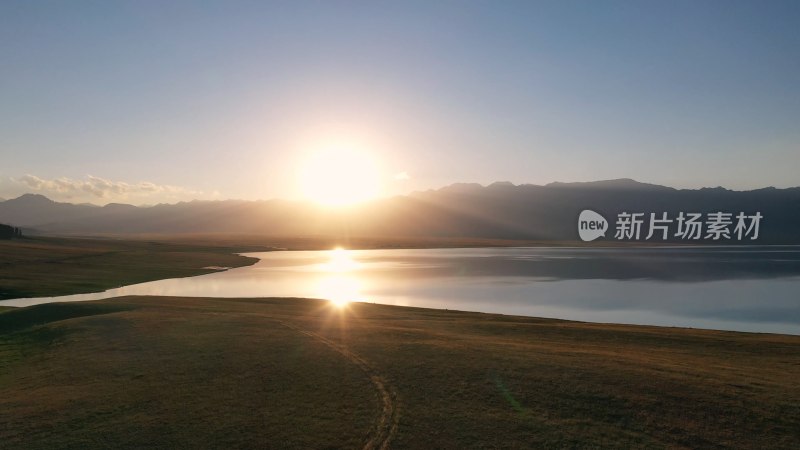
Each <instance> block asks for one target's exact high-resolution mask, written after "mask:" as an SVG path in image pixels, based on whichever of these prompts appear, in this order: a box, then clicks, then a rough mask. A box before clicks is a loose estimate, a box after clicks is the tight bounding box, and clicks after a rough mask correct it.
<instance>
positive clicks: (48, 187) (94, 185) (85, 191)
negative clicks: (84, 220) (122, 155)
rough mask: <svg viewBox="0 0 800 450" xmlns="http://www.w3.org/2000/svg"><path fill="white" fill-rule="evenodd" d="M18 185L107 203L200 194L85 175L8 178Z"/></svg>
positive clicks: (54, 195)
mask: <svg viewBox="0 0 800 450" xmlns="http://www.w3.org/2000/svg"><path fill="white" fill-rule="evenodd" d="M11 182H12V183H14V184H16V185H17V186H18V187H21V188H25V189H29V190H35V191H38V192H40V193H42V194H44V195H46V196H48V197H51V198H54V199H65V200H82V201H91V202H96V201H98V200H101V201H104V202H106V203H108V202H114V201H124V200H129V199H134V200H150V201H153V200H155V201H159V200H161V201H165V200H181V199H192V198H198V197H201V196H202V195H203V193H202V192H201V191H195V190H191V189H187V188H183V187H180V186H172V185H168V184H156V183H152V182H149V181H142V182H139V183H128V182H125V181H113V180H108V179H105V178H100V177H96V176H93V175H87V176H86V178H85V179H73V178H66V177H62V178H53V179H45V178H40V177H37V176H36V175H31V174H26V175H23V176H21V177H18V178H11Z"/></svg>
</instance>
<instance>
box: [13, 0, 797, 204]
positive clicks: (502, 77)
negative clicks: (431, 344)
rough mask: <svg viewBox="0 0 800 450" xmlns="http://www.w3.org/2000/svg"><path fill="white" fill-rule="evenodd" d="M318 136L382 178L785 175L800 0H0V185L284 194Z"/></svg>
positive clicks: (88, 195)
mask: <svg viewBox="0 0 800 450" xmlns="http://www.w3.org/2000/svg"><path fill="white" fill-rule="evenodd" d="M328 139H334V140H337V139H338V140H339V141H353V142H356V143H358V145H362V146H365V147H368V148H369V149H370V151H373V152H374V153H375V154H376V155H378V158H379V159H380V162H381V166H382V167H383V170H384V171H385V174H384V176H385V177H386V179H387V180H389V181H387V183H388V185H389V189H388V192H407V191H409V190H412V189H427V188H435V187H440V186H443V185H445V184H449V183H453V182H459V181H463V182H480V183H489V182H492V181H500V180H508V181H512V182H514V183H535V184H543V183H548V182H552V181H588V180H598V179H609V178H621V177H629V178H635V179H638V180H640V181H646V182H652V183H658V184H666V185H671V186H675V187H691V188H693V187H702V186H717V185H722V186H725V187H729V188H733V189H749V188H755V187H763V186H777V187H788V186H797V185H800V176H799V175H798V173H800V172H799V171H798V168H800V2H798V1H750V2H740V1H729V0H724V1H723V0H720V1H701V0H694V1H652V2H650V1H563V0H562V1H554V2H536V1H524V2H511V1H502V2H498V1H453V2H447V1H432V0H428V1H421V2H412V1H403V2H399V1H395V2H376V1H371V2H349V1H348V2H344V1H316V2H301V1H292V2H275V3H268V2H262V1H253V2H239V1H220V2H202V1H194V2H178V1H170V2H163V1H131V2H121V1H92V2H88V1H77V0H76V1H54V2H42V1H31V0H24V1H9V0H6V1H3V2H0V155H1V156H2V158H1V161H2V164H0V197H5V198H8V197H11V196H14V195H17V194H18V193H20V192H22V191H25V190H28V191H30V190H31V189H33V188H34V187H38V189H39V191H40V192H42V193H46V194H47V193H48V192H50V193H52V194H53V195H54V196H58V195H61V198H62V199H66V198H67V197H69V198H70V199H72V200H74V201H78V200H82V201H84V200H85V201H94V202H96V203H105V202H107V201H111V200H116V199H122V200H128V201H131V202H133V203H137V202H138V203H147V202H150V203H152V202H155V201H162V200H164V201H171V200H175V199H186V198H191V197H202V198H210V197H212V196H217V197H219V198H230V197H232V198H250V199H256V198H274V197H292V196H295V195H296V194H297V193H296V188H295V185H294V184H295V183H294V182H293V180H294V179H295V176H296V175H295V172H296V170H297V165H298V164H300V163H299V161H300V156H299V155H301V154H302V153H303V152H304V151H305V150H307V149H308V148H310V147H313V146H314V145H317V144H318V143H319V142H324V141H326V140H328ZM400 172H406V173H407V174H408V176H409V178H408V179H404V180H394V178H393V175H395V174H397V173H400ZM26 175H29V177H26ZM89 175H91V176H93V177H96V178H88V176H89ZM403 178H405V177H403ZM59 180H60V181H59ZM98 180H100V181H98ZM59 183H60V184H59ZM59 190H60V191H59ZM96 192H104V193H105V194H104V195H105V196H104V197H100V196H99V194H96ZM115 192H116V193H117V194H119V195H116V194H114V193H115ZM84 194H85V195H84ZM93 195H94V196H95V197H97V198H93V197H92V196H93Z"/></svg>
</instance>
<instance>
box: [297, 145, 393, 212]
mask: <svg viewBox="0 0 800 450" xmlns="http://www.w3.org/2000/svg"><path fill="white" fill-rule="evenodd" d="M298 175H299V177H298V178H299V185H300V190H301V193H302V195H303V197H304V198H306V199H308V200H311V201H314V202H317V203H320V204H323V205H326V206H346V205H352V204H355V203H359V202H363V201H367V200H371V199H373V198H375V197H377V196H379V195H380V194H381V179H380V173H379V170H378V165H377V163H376V162H375V159H374V158H373V157H372V156H371V155H370V154H368V153H366V152H362V151H358V150H354V149H349V148H330V149H325V150H320V151H317V152H315V153H313V154H311V155H310V157H308V159H307V160H306V161H305V162H304V164H303V166H302V167H301V169H300V171H299V174H298Z"/></svg>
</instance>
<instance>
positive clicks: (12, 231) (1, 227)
mask: <svg viewBox="0 0 800 450" xmlns="http://www.w3.org/2000/svg"><path fill="white" fill-rule="evenodd" d="M21 237H22V230H21V229H20V228H17V227H12V226H11V225H5V224H2V223H0V239H14V238H21Z"/></svg>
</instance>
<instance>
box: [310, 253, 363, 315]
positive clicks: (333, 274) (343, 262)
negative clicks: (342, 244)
mask: <svg viewBox="0 0 800 450" xmlns="http://www.w3.org/2000/svg"><path fill="white" fill-rule="evenodd" d="M358 267H359V264H358V263H357V262H356V261H355V260H353V258H352V255H351V252H350V251H348V250H345V249H342V248H336V249H334V250H331V251H330V252H329V261H328V262H326V263H325V264H323V265H322V268H323V272H324V274H323V275H322V277H320V278H319V280H318V281H317V283H316V286H315V292H316V295H315V296H316V297H319V298H324V299H327V300H330V302H331V303H332V304H333V305H334V306H337V307H344V306H346V305H347V304H348V303H350V302H361V301H364V300H365V299H364V297H363V296H362V295H361V290H362V286H361V282H360V281H359V279H358V277H356V276H355V275H354V272H355V271H357V270H358Z"/></svg>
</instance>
